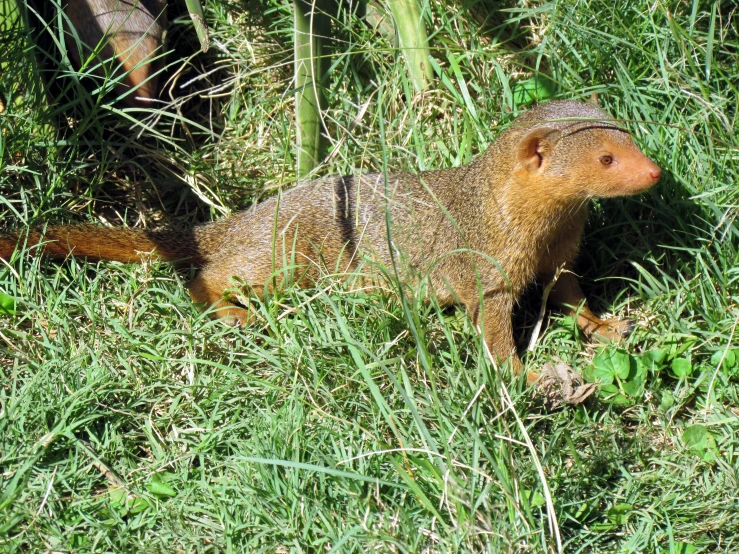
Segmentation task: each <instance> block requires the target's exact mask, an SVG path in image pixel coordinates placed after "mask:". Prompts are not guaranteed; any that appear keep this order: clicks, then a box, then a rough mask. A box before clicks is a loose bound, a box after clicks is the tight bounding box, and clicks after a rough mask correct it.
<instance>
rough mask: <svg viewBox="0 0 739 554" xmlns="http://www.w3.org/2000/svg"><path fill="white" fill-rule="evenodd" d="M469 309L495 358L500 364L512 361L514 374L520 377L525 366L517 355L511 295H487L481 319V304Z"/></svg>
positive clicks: (491, 293)
mask: <svg viewBox="0 0 739 554" xmlns="http://www.w3.org/2000/svg"><path fill="white" fill-rule="evenodd" d="M468 309H469V311H470V314H472V315H473V319H474V322H475V324H476V325H478V326H480V331H481V332H482V334H483V337H484V338H485V344H486V346H487V347H488V350H490V354H492V356H493V358H495V360H496V361H498V362H505V361H506V360H510V361H511V367H512V368H513V373H515V374H516V375H519V374H520V373H521V372H522V371H523V364H522V363H521V360H520V359H519V357H518V354H516V343H515V342H514V340H513V322H512V321H511V312H512V310H513V298H512V297H511V295H510V294H509V293H507V292H497V291H495V292H488V293H485V300H484V302H483V304H482V312H483V313H482V317H480V316H481V314H480V311H481V310H480V305H479V304H477V305H473V306H468ZM481 323H482V324H481Z"/></svg>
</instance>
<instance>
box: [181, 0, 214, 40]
mask: <svg viewBox="0 0 739 554" xmlns="http://www.w3.org/2000/svg"><path fill="white" fill-rule="evenodd" d="M185 4H187V11H188V12H189V13H190V18H191V19H192V22H193V24H194V25H195V33H197V35H198V40H199V41H200V50H202V51H203V52H207V51H208V48H210V35H209V33H208V26H207V25H206V24H205V16H204V15H203V7H202V6H201V5H200V0H185Z"/></svg>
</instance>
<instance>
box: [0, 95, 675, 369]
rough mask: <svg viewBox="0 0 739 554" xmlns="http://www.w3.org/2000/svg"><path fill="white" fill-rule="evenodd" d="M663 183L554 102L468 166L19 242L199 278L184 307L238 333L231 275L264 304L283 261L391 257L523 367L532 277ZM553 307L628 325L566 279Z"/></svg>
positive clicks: (636, 157)
mask: <svg viewBox="0 0 739 554" xmlns="http://www.w3.org/2000/svg"><path fill="white" fill-rule="evenodd" d="M660 175H661V170H660V168H659V167H658V166H657V165H655V164H654V163H653V162H652V161H651V160H649V159H648V158H647V157H646V156H645V155H644V154H643V153H642V152H641V151H640V150H639V148H638V147H637V146H636V145H635V144H634V142H633V141H632V139H631V137H630V136H629V133H628V132H627V131H625V130H624V129H622V128H621V127H619V126H618V125H617V124H616V123H615V122H614V121H613V120H612V119H611V118H609V117H608V116H607V115H606V114H605V113H603V112H602V111H601V110H600V109H598V108H597V107H596V106H594V105H591V104H584V103H580V102H573V101H559V102H550V103H547V104H543V105H540V106H538V107H536V108H534V109H532V110H530V111H528V112H527V113H525V114H524V115H522V116H520V117H519V118H518V119H516V120H515V122H514V123H513V125H512V126H511V127H510V128H509V129H508V130H506V131H505V132H504V133H503V134H502V135H501V136H500V137H499V138H498V139H497V140H496V141H495V142H494V143H493V144H492V146H490V148H489V149H488V150H487V151H486V152H485V153H484V154H483V155H482V156H480V157H479V158H478V159H477V160H476V161H474V162H472V163H471V164H469V165H466V166H462V167H458V168H454V169H445V170H441V171H429V172H424V173H420V174H418V175H414V174H410V173H399V174H391V175H390V176H389V178H388V179H387V181H386V180H385V179H384V178H383V176H382V175H380V174H369V175H361V176H355V177H341V178H329V179H324V180H320V181H314V182H310V183H305V184H302V185H299V186H297V187H295V188H293V189H292V190H289V191H287V192H285V193H283V194H282V195H278V196H276V197H273V198H271V199H268V200H266V201H264V202H262V203H260V204H257V205H255V206H254V207H253V208H251V209H249V210H247V211H243V212H240V213H237V214H234V215H232V216H230V217H228V218H226V219H224V220H221V221H217V222H214V223H210V224H206V225H203V226H200V227H195V228H194V229H192V230H190V231H188V232H184V233H183V232H176V231H147V230H143V229H128V228H106V227H97V226H93V225H79V226H62V227H49V228H47V229H46V231H45V233H44V234H43V235H42V234H41V233H40V232H38V231H31V232H29V233H28V239H27V240H28V244H29V245H35V244H39V243H40V242H41V241H42V240H43V241H44V242H43V243H42V250H43V252H46V253H47V254H49V255H51V256H52V257H55V258H64V257H66V256H69V255H73V256H77V257H88V258H94V259H102V260H117V261H121V262H136V261H138V260H139V259H140V256H141V255H142V254H145V255H148V253H155V254H157V255H158V256H159V257H161V258H163V259H165V260H173V261H176V260H182V261H184V264H185V265H189V264H192V265H194V266H196V267H197V268H198V272H197V274H196V276H195V278H194V279H193V280H192V281H191V282H190V283H189V285H188V286H189V290H190V295H191V296H192V298H193V300H194V301H195V302H198V303H202V304H204V305H206V306H214V314H216V315H217V316H218V317H223V318H227V319H229V320H231V321H234V322H237V323H242V324H243V323H245V322H247V320H248V319H249V309H248V307H244V306H238V305H237V304H236V302H237V299H236V296H235V295H234V294H233V292H234V283H235V281H234V278H236V279H238V281H239V282H240V283H242V284H244V285H247V286H249V288H251V290H252V291H253V292H254V293H256V294H260V291H262V292H263V291H264V287H265V284H267V286H268V288H269V287H272V285H273V284H274V283H275V279H274V275H275V274H276V272H277V273H279V272H280V270H281V269H282V268H283V267H284V266H285V265H287V266H294V267H293V269H292V271H293V272H294V274H295V275H296V277H295V279H296V280H297V281H298V283H299V284H300V285H306V284H309V283H311V281H312V280H313V279H314V278H315V277H316V276H317V275H318V274H319V272H320V270H321V266H323V268H324V269H325V268H328V269H329V270H332V271H336V272H339V273H342V272H343V273H344V274H346V273H350V272H352V271H354V270H356V269H357V266H358V265H359V262H360V260H361V259H363V258H365V259H366V258H369V259H371V260H374V261H375V262H379V263H380V264H384V266H385V267H391V264H392V263H393V259H391V256H394V257H395V260H394V261H395V264H396V267H398V268H400V273H401V277H402V278H404V279H406V280H413V279H414V278H418V277H423V276H427V277H428V278H429V281H430V284H431V285H432V287H433V289H434V290H435V293H436V294H437V295H438V298H439V300H440V301H441V303H442V304H446V303H452V302H459V303H461V304H463V305H464V306H465V307H466V308H467V311H468V312H469V314H470V316H471V317H472V319H473V320H474V321H475V322H476V323H477V324H479V325H480V326H481V328H482V332H483V333H484V336H485V341H486V343H487V345H488V347H489V348H490V350H491V352H493V353H494V354H495V355H496V356H497V357H498V358H500V359H505V358H508V357H513V364H514V367H517V368H518V367H520V361H519V360H518V358H517V357H516V353H515V344H514V340H513V331H512V324H511V310H512V308H513V305H514V303H515V302H516V300H517V298H518V297H519V295H520V294H521V292H522V291H523V289H524V288H525V287H526V286H527V285H528V284H530V283H531V282H532V281H533V280H534V279H535V278H536V277H537V276H540V277H541V278H543V279H549V278H550V277H551V275H553V274H554V273H555V272H556V271H557V269H558V268H560V267H562V266H565V267H567V266H569V265H570V264H571V263H572V261H573V259H574V258H575V255H576V254H577V250H578V245H579V243H580V236H581V234H582V230H583V226H584V223H585V219H586V215H587V204H588V200H589V199H591V198H594V197H612V196H622V195H630V194H637V193H640V192H642V191H644V190H646V189H648V188H649V187H651V186H652V185H654V184H655V183H656V182H657V181H658V180H659V178H660ZM386 216H389V224H388V223H387V222H388V220H386ZM388 230H389V232H390V237H388ZM18 240H19V234H17V233H16V234H11V235H5V236H4V237H1V238H0V257H2V258H3V259H6V260H7V259H8V258H9V257H10V255H11V254H12V253H13V251H14V249H15V248H16V245H17V243H18ZM550 298H551V299H552V300H553V301H555V302H557V303H559V304H562V305H564V306H566V309H567V310H569V311H573V310H575V309H577V308H578V307H579V310H578V311H577V322H578V324H579V325H580V327H581V328H582V329H583V330H584V331H585V332H586V333H589V334H590V333H598V334H601V335H605V336H607V337H614V336H618V335H620V334H621V333H622V332H624V331H625V330H626V328H627V326H626V324H625V322H624V321H621V320H617V319H613V320H608V321H603V320H601V319H599V318H598V317H597V316H595V315H594V314H593V313H592V312H591V311H590V310H589V309H588V307H587V305H586V304H585V303H584V302H585V300H584V297H583V294H582V291H581V290H580V287H579V285H578V282H577V279H576V278H575V276H574V275H573V274H572V273H564V274H563V275H562V276H561V277H560V278H559V281H558V282H557V284H556V285H555V287H554V289H553V291H552V294H551V296H550Z"/></svg>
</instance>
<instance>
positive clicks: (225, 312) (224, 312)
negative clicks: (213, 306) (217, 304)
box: [215, 307, 253, 327]
mask: <svg viewBox="0 0 739 554" xmlns="http://www.w3.org/2000/svg"><path fill="white" fill-rule="evenodd" d="M215 316H216V317H217V318H218V319H219V320H221V321H222V322H223V323H225V324H226V325H231V326H233V327H247V326H248V325H249V323H251V321H252V319H253V316H252V314H250V313H249V310H245V309H244V308H237V307H233V308H222V309H220V310H218V311H216V312H215Z"/></svg>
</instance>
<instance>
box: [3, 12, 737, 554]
mask: <svg viewBox="0 0 739 554" xmlns="http://www.w3.org/2000/svg"><path fill="white" fill-rule="evenodd" d="M204 4H205V6H204V7H205V15H206V19H207V22H208V24H209V27H210V37H211V49H210V50H209V52H208V53H207V54H200V55H198V56H196V57H193V58H191V59H189V61H188V62H187V63H185V64H183V63H182V62H181V61H179V56H191V55H192V54H194V52H196V51H197V49H198V48H199V46H198V42H197V38H196V36H195V33H194V31H193V29H192V24H191V22H190V20H189V18H188V17H187V14H186V12H184V10H182V7H181V6H180V7H178V8H177V9H179V10H180V11H179V12H178V13H175V14H171V15H173V17H171V19H172V23H171V25H170V37H171V40H172V43H171V44H172V46H173V48H174V50H175V53H173V54H170V55H169V56H168V57H167V60H166V61H167V64H168V65H169V68H168V70H167V75H168V76H170V77H172V80H171V81H170V83H169V86H168V88H167V92H166V94H165V98H168V99H169V91H171V93H172V95H173V97H174V98H175V102H174V104H173V105H162V107H161V108H158V109H157V110H153V111H148V112H142V111H135V110H131V109H122V108H120V107H117V106H116V105H115V104H114V103H113V98H112V97H111V96H109V95H108V96H104V95H97V93H93V94H90V93H84V90H86V89H85V87H84V84H85V82H86V81H90V80H92V77H90V76H87V77H85V76H82V77H81V85H79V87H81V88H78V85H77V81H76V79H78V77H77V76H75V75H72V76H71V77H70V74H69V71H68V70H67V69H61V70H59V74H58V77H59V80H58V82H57V83H56V84H55V85H54V86H53V87H51V89H50V94H51V97H50V99H49V101H48V102H47V103H44V102H42V101H41V100H40V99H39V97H38V95H37V93H36V88H35V87H34V85H33V83H34V82H35V81H34V71H35V70H34V67H33V65H32V64H30V59H31V58H29V56H33V55H36V56H37V58H35V59H38V60H40V61H39V67H40V68H42V69H44V68H45V69H47V70H48V69H49V65H48V64H47V62H46V61H45V59H44V51H49V52H50V53H51V51H52V50H53V48H52V46H53V45H50V44H48V41H47V42H43V41H36V42H35V43H31V42H24V41H23V40H22V37H18V36H11V35H10V34H8V35H3V37H2V38H0V41H4V42H3V43H2V44H0V67H10V68H12V70H10V71H7V70H6V71H3V72H2V73H0V98H2V102H3V105H4V112H3V113H2V115H0V127H1V131H2V132H1V133H0V210H2V215H0V218H1V219H0V221H2V226H3V227H4V228H18V227H24V226H27V225H42V224H44V223H47V222H52V221H53V222H58V221H79V220H91V221H99V222H106V223H110V224H127V225H138V226H147V227H156V226H158V225H162V224H175V225H177V224H192V223H194V222H200V221H205V220H209V219H215V218H219V217H222V216H223V215H224V214H226V213H228V212H230V211H234V210H237V209H241V208H246V207H248V206H249V205H251V203H252V202H254V201H257V200H259V199H263V198H265V197H267V196H269V195H271V194H274V192H275V191H276V190H277V189H278V188H280V187H282V186H283V185H284V186H290V185H291V184H292V183H293V182H294V180H295V165H296V164H295V162H296V157H295V155H296V151H295V142H294V121H293V113H294V110H293V98H294V94H293V93H294V88H293V86H294V85H293V83H292V81H291V79H292V58H291V49H292V38H291V28H292V13H291V7H290V6H291V3H290V2H281V3H280V2H270V3H266V2H265V3H257V2H253V3H250V2H241V3H232V4H227V3H226V2H216V1H211V2H207V3H204ZM523 5H524V4H521V5H520V6H519V5H518V4H516V5H515V6H518V7H512V8H511V9H509V10H506V11H501V10H500V9H499V4H498V3H494V2H477V3H475V2H466V1H464V0H463V1H462V2H457V3H452V2H432V3H430V4H429V9H428V12H427V13H428V14H429V19H428V20H427V29H428V30H429V37H430V38H429V40H430V46H431V48H432V55H433V58H434V61H435V63H434V64H432V65H433V66H434V70H435V81H434V83H433V84H432V86H431V88H430V89H429V90H427V91H425V92H424V93H421V94H416V93H415V92H414V89H413V86H412V81H411V80H410V78H409V77H408V75H407V74H406V69H405V66H404V64H403V63H402V58H401V57H399V55H398V52H397V51H396V50H395V45H394V44H393V41H392V40H391V38H390V37H388V36H386V35H382V34H374V33H373V32H372V31H371V30H370V29H368V28H367V27H365V26H363V25H362V24H361V23H359V22H357V21H356V20H350V19H347V18H348V15H347V14H346V13H344V12H341V13H339V14H338V15H337V21H335V22H334V30H335V33H334V34H335V40H334V43H333V45H332V46H331V64H332V72H331V88H330V90H329V91H327V97H328V105H329V109H328V112H327V113H326V114H325V115H326V122H327V125H328V127H329V129H330V130H331V133H332V136H331V137H330V142H331V147H330V154H329V157H328V159H327V161H326V162H325V164H324V166H323V168H321V169H320V171H319V172H320V173H321V174H348V173H352V172H355V171H362V170H378V171H381V170H383V169H384V168H385V166H387V167H388V168H389V169H391V170H393V169H411V170H421V169H429V168H441V167H451V166H454V165H459V164H462V163H466V162H467V161H468V160H470V159H471V158H472V157H473V156H474V155H476V154H477V153H479V152H480V151H482V150H484V148H485V147H486V146H487V145H488V144H489V143H490V142H491V141H493V140H494V138H495V137H496V136H497V135H498V133H499V132H500V130H501V129H502V128H503V127H504V126H505V125H506V124H508V123H509V122H510V121H511V120H512V119H513V117H514V116H515V114H516V113H518V112H519V111H521V110H523V109H525V106H524V105H520V104H517V102H519V103H520V102H525V101H526V99H527V98H528V96H530V93H527V92H525V91H526V90H528V91H531V90H532V89H533V90H535V91H538V92H540V93H541V94H542V95H543V96H547V95H548V94H549V93H548V92H546V91H542V90H538V89H537V86H536V85H533V86H532V85H531V82H530V81H528V80H529V79H531V77H532V75H533V72H534V71H535V70H536V69H537V68H538V70H540V71H541V72H542V73H543V74H545V75H548V76H549V77H550V78H551V81H552V82H553V83H554V84H553V86H552V89H553V90H552V92H553V93H554V94H555V95H556V96H557V97H561V98H586V97H588V96H589V95H590V93H591V92H593V91H598V92H599V94H600V97H601V101H602V102H603V103H604V105H605V107H606V108H607V109H608V110H609V111H611V113H613V114H614V115H616V116H618V117H620V118H623V119H625V120H628V123H627V125H628V127H629V128H630V129H631V130H632V131H633V133H634V136H635V138H636V140H637V142H638V143H639V144H640V146H641V147H642V148H643V150H644V151H645V152H646V153H647V154H648V155H649V156H650V157H651V158H652V159H654V160H655V161H656V162H657V163H658V164H659V165H660V166H661V167H662V168H663V169H664V177H663V179H662V181H661V182H660V184H659V185H658V186H657V187H655V189H654V190H652V191H650V192H649V193H647V194H644V195H642V196H640V197H637V198H629V199H622V200H609V201H602V202H599V203H598V204H597V205H596V206H594V209H593V210H592V214H591V220H590V224H589V227H588V231H587V236H586V238H585V241H584V244H583V248H582V254H581V256H580V263H579V272H580V273H581V275H582V281H583V287H584V289H585V292H586V294H587V295H588V296H589V298H590V299H591V303H592V304H593V305H594V307H596V308H597V309H598V310H600V311H603V312H608V313H618V314H622V315H630V316H631V317H633V318H635V319H636V320H637V322H638V323H639V327H638V328H637V331H636V332H635V333H634V335H633V336H632V337H631V338H630V339H629V340H628V341H627V342H626V343H625V344H623V345H622V346H621V348H622V349H623V350H622V351H618V352H617V351H616V347H610V348H607V349H606V352H605V353H603V351H602V350H603V349H601V348H598V347H596V346H593V345H589V344H587V342H586V341H584V339H583V337H582V336H580V335H579V333H578V332H576V331H575V330H574V327H573V324H572V322H571V321H569V320H567V319H565V318H562V317H560V316H558V315H556V314H551V315H549V316H548V317H547V320H546V322H545V323H546V325H545V330H544V332H543V334H542V336H541V337H540V339H539V343H538V344H537V346H536V349H535V350H534V351H533V352H532V353H531V354H529V355H527V357H526V358H525V361H526V363H527V364H529V365H530V366H531V367H533V368H537V367H541V365H542V364H544V363H545V362H547V361H550V360H551V359H552V357H554V356H556V357H559V358H560V359H562V360H564V361H566V362H567V363H569V364H571V365H572V366H573V367H575V368H577V369H578V370H580V371H582V372H583V373H584V374H585V375H590V376H592V375H594V374H596V373H597V375H598V376H599V377H600V378H601V379H605V380H606V381H608V380H609V379H610V380H612V381H613V384H614V386H616V389H617V391H619V392H618V393H617V394H616V393H613V392H609V390H611V389H607V388H606V386H604V387H603V388H602V389H601V391H600V392H599V393H598V395H597V397H596V398H593V399H592V401H590V402H588V403H586V404H585V405H580V406H577V407H565V408H560V409H558V410H554V411H549V410H547V409H545V408H544V407H542V405H541V403H540V401H539V400H538V399H537V397H536V395H535V392H534V391H533V390H532V389H530V388H527V387H526V385H525V384H524V383H522V382H520V380H517V379H515V378H513V377H512V376H511V375H509V374H508V373H507V372H499V371H498V370H496V369H495V368H493V367H492V366H491V364H490V363H489V361H488V359H487V357H486V356H485V354H484V351H483V349H482V348H481V342H480V339H479V337H477V335H476V333H475V331H474V329H473V328H472V325H471V324H470V322H469V321H468V320H467V319H466V317H465V315H464V313H463V311H462V310H445V309H441V308H439V307H438V306H437V305H436V304H435V303H434V302H433V301H432V302H431V303H428V304H427V303H424V302H423V301H422V297H423V291H422V290H416V291H411V290H407V289H406V290H404V293H405V296H404V298H405V304H404V303H403V302H401V300H400V297H399V295H398V294H397V290H396V292H393V290H390V291H389V292H388V293H386V294H372V295H367V294H361V293H357V292H351V291H349V290H347V289H346V288H345V287H343V286H342V285H340V284H337V283H335V282H333V281H332V280H331V279H329V278H326V279H325V280H324V281H321V282H319V283H318V284H317V285H316V287H315V288H313V289H309V290H288V291H285V292H284V293H281V294H280V295H279V296H277V297H268V298H267V299H266V300H265V301H264V302H263V303H262V304H260V305H259V311H260V317H259V321H258V323H257V324H255V325H254V326H252V327H250V328H248V329H232V328H227V327H225V326H223V325H222V324H220V323H218V322H215V321H212V320H210V319H209V318H208V317H207V315H206V314H202V313H200V312H199V311H198V310H197V309H196V308H195V307H194V306H193V305H192V303H191V302H190V300H189V297H188V295H187V292H186V290H185V288H184V283H185V281H186V278H187V276H186V275H180V274H178V273H176V272H175V271H174V270H172V269H171V268H169V267H168V266H166V265H165V264H159V263H156V262H153V261H152V262H149V263H146V264H144V265H143V266H131V265H123V264H116V263H99V264H93V263H87V262H85V261H84V260H76V261H73V260H70V261H66V262H64V263H54V262H50V261H48V260H45V259H39V258H37V257H35V256H34V255H33V253H32V252H30V251H28V250H24V249H23V248H19V250H18V253H17V255H16V256H15V257H14V258H13V260H11V261H10V263H9V264H4V265H3V266H2V269H1V270H0V291H2V293H3V294H4V295H7V296H10V297H13V298H15V299H17V302H16V304H15V310H14V311H15V313H13V314H6V315H3V316H2V317H1V318H0V371H1V372H0V550H2V551H4V552H20V551H59V552H65V551H75V552H101V551H135V550H138V551H145V552H177V551H184V552H189V551H237V552H238V551H242V552H318V551H320V552H330V551H333V552H364V551H373V550H377V551H381V552H383V551H391V552H392V551H396V552H492V553H497V552H551V551H557V549H558V545H557V536H559V537H560V538H561V543H562V546H563V549H564V550H566V551H567V552H650V553H651V552H654V553H662V552H672V553H688V552H736V551H737V550H739V493H737V490H738V489H739V483H738V482H737V481H738V477H737V475H738V470H739V456H738V454H737V451H738V446H739V436H738V434H739V409H737V407H738V406H739V387H738V385H739V360H737V356H736V354H739V350H738V349H739V346H737V342H739V329H738V328H737V327H738V326H737V323H738V322H739V307H738V300H739V259H738V258H739V227H738V226H737V223H736V217H737V213H739V212H737V205H738V204H739V139H737V135H736V132H735V127H736V120H737V113H738V111H737V107H738V106H737V104H738V103H739V95H738V94H737V83H739V63H738V62H739V53H738V48H739V33H738V32H737V15H736V13H735V11H732V10H735V8H734V6H733V3H731V2H697V1H696V2H676V1H674V0H673V1H669V2H664V3H652V4H650V5H649V9H647V7H646V6H644V5H642V4H639V3H614V2H605V1H576V0H564V1H561V2H556V3H554V2H552V3H549V2H536V3H527V4H525V6H527V7H521V6H523ZM511 6H513V4H511ZM178 14H179V17H178ZM34 44H35V45H34ZM6 64H8V65H6ZM180 70H181V71H180ZM64 75H67V77H66V78H64V79H62V77H64ZM527 82H528V84H526V83H527ZM105 87H107V89H106V90H111V89H112V88H113V87H112V85H111V84H110V83H108V84H107V85H105ZM65 88H68V89H69V90H68V91H67V93H65ZM95 88H96V87H94V86H93V87H88V89H95ZM69 91H71V92H69ZM80 91H83V92H80ZM522 91H524V92H522ZM67 117H68V118H69V119H65V118H67ZM381 123H382V124H381ZM390 288H391V289H392V287H390ZM0 305H3V306H9V307H11V308H12V303H11V302H9V301H8V300H7V299H6V298H5V297H4V296H0ZM537 312H538V300H537V293H536V291H533V292H532V294H530V295H527V297H526V298H525V299H524V300H523V302H522V303H521V306H520V308H519V310H518V313H517V314H516V321H518V322H519V326H518V328H517V332H518V338H519V343H520V344H521V345H522V346H523V345H525V344H526V343H527V341H528V330H529V328H530V327H529V324H530V323H531V322H532V319H534V318H535V317H536V314H537ZM609 360H610V361H609ZM609 364H610V365H609ZM619 364H620V365H619ZM624 364H625V365H624ZM614 368H615V369H614ZM632 368H633V369H632ZM609 372H610V373H609ZM614 373H615V374H616V375H617V376H618V377H617V378H616V377H613V375H614ZM618 394H620V395H621V396H618ZM538 464H540V467H541V470H539V469H538V468H537V465H538ZM546 491H549V493H550V494H551V499H552V502H553V507H554V511H553V513H551V512H550V510H549V507H548V505H547V502H546V498H545V496H546Z"/></svg>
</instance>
